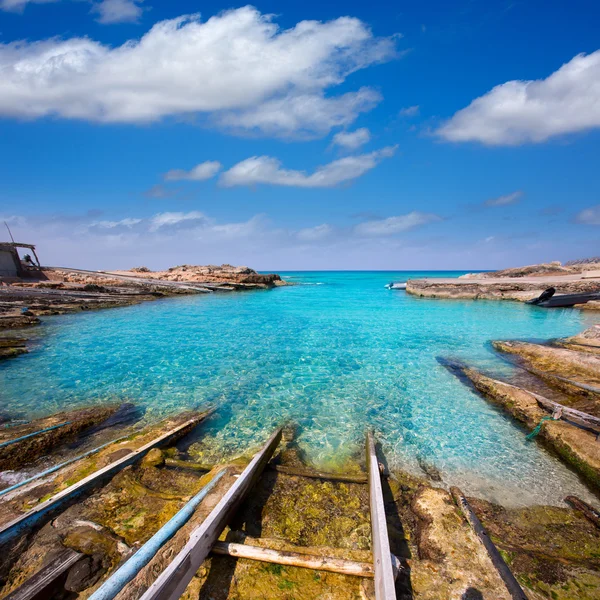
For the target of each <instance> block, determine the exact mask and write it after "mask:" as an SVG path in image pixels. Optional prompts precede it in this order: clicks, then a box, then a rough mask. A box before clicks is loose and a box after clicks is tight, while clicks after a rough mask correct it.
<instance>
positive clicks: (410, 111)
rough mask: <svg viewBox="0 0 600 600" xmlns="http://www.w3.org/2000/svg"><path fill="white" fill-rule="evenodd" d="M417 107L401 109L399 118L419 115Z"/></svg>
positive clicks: (416, 105)
mask: <svg viewBox="0 0 600 600" xmlns="http://www.w3.org/2000/svg"><path fill="white" fill-rule="evenodd" d="M419 110H420V108H419V105H418V104H415V106H407V107H406V108H402V109H401V110H400V116H402V117H416V116H417V115H418V114H419Z"/></svg>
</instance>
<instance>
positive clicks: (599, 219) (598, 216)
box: [575, 204, 600, 225]
mask: <svg viewBox="0 0 600 600" xmlns="http://www.w3.org/2000/svg"><path fill="white" fill-rule="evenodd" d="M575 222H576V223H582V224H583V225H600V204H597V205H596V206H592V207H591V208H586V209H585V210H582V211H581V212H580V213H578V214H577V216H576V217H575Z"/></svg>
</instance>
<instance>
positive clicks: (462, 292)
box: [406, 277, 600, 310]
mask: <svg viewBox="0 0 600 600" xmlns="http://www.w3.org/2000/svg"><path fill="white" fill-rule="evenodd" d="M532 279H533V278H532ZM549 287H554V288H556V291H557V293H558V294H576V293H590V292H597V291H598V290H600V282H599V281H598V280H589V281H588V280H573V278H572V277H569V278H563V279H561V278H556V279H546V278H544V279H541V278H540V280H539V281H531V279H529V280H525V281H519V279H518V278H511V279H510V280H508V281H507V280H506V279H497V280H495V279H493V278H482V279H481V280H474V279H462V280H461V279H456V280H454V281H449V280H447V279H442V280H440V281H436V279H434V278H432V279H411V280H409V281H408V282H407V284H406V291H407V293H409V294H412V295H413V296H418V297H421V298H440V299H455V300H513V301H518V302H525V301H527V300H531V299H532V298H536V297H537V296H539V295H540V294H541V293H542V292H543V291H544V290H545V289H547V288H549ZM580 308H584V309H589V310H594V309H600V302H588V303H587V304H583V305H581V307H580Z"/></svg>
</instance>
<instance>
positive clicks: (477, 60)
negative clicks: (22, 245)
mask: <svg viewBox="0 0 600 600" xmlns="http://www.w3.org/2000/svg"><path fill="white" fill-rule="evenodd" d="M599 22H600V5H599V4H598V3H597V2H595V1H593V0H573V1H571V2H568V3H566V2H563V1H558V0H555V1H547V0H546V1H541V0H529V1H524V0H523V1H520V2H519V1H514V2H510V1H504V0H487V1H483V0H446V1H442V0H439V1H437V0H436V1H434V0H422V1H419V2H416V1H412V2H402V1H401V2H397V3H389V2H377V1H375V2H354V1H346V2H344V3H341V2H340V3H337V2H329V3H326V4H325V3H316V2H307V1H303V2H298V1H296V0H288V1H287V2H285V3H282V2H255V3H254V5H253V7H250V6H245V5H243V4H223V3H222V2H219V3H217V2H197V1H191V0H190V1H180V0H171V1H169V2H165V1H158V0H144V1H143V2H142V1H135V0H102V1H101V0H97V1H96V2H90V1H87V0H0V74H1V76H0V140H1V142H2V143H1V145H0V152H1V155H0V158H1V161H0V217H1V218H2V219H3V220H6V221H7V222H8V223H9V225H10V226H11V229H12V230H13V232H14V234H15V237H18V238H19V239H21V240H22V241H27V242H33V243H37V244H38V246H39V250H40V255H41V257H42V260H43V262H45V263H46V264H54V265H68V266H87V267H90V268H127V267H132V266H136V265H141V264H144V265H147V266H149V267H152V268H164V267H167V266H171V265H173V264H181V263H196V264H204V263H219V264H220V263H223V262H228V263H234V264H248V265H249V266H252V267H254V268H257V269H261V270H264V269H274V270H275V269H277V270H284V269H318V268H320V269H411V268H415V269H423V268H428V269H434V268H439V269H486V268H501V267H506V266H515V265H518V264H526V263H533V262H540V261H550V260H561V261H566V260H570V259H575V258H580V257H585V256H591V255H598V254H600V243H599V242H600V176H599V171H598V163H599V157H600V152H599V150H600V131H599V130H600V35H599V34H598V27H597V24H598V23H599Z"/></svg>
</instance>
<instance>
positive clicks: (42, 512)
mask: <svg viewBox="0 0 600 600" xmlns="http://www.w3.org/2000/svg"><path fill="white" fill-rule="evenodd" d="M207 414H208V413H204V414H202V415H199V416H197V417H194V418H192V419H189V420H187V421H186V422H185V423H183V424H182V425H178V426H177V427H175V428H173V429H171V430H170V431H167V432H166V433H163V434H162V435H160V436H158V437H157V438H155V439H153V440H152V441H150V442H148V443H147V444H145V445H144V446H142V447H141V448H138V449H137V450H135V451H133V452H131V454H128V455H127V456H124V457H123V458H121V459H119V460H116V461H115V462H113V463H110V464H109V465H107V466H105V467H103V468H102V469H99V470H98V471H95V472H94V473H92V474H90V475H88V476H87V477H85V478H84V479H82V480H81V481H78V482H77V483H75V484H73V485H72V486H70V487H68V488H66V489H64V490H62V491H61V492H58V494H55V495H54V496H52V497H50V498H48V500H46V501H45V502H42V503H40V504H38V505H37V506H35V507H34V508H32V509H31V510H29V511H28V512H26V513H24V514H23V515H21V516H19V517H17V518H16V519H13V520H12V521H10V522H9V523H7V524H6V525H4V526H2V527H1V528H0V545H2V544H4V543H6V542H8V541H9V540H11V539H12V538H14V537H15V536H16V535H19V534H20V533H21V532H22V531H24V530H26V529H28V528H30V527H33V526H34V525H36V524H37V523H39V522H40V521H42V520H43V519H45V518H48V517H49V516H50V515H51V514H52V513H53V512H54V511H55V510H57V509H58V508H60V507H61V506H62V505H63V504H64V503H65V502H68V501H70V500H72V499H73V498H75V497H76V496H78V495H80V494H81V493H83V492H84V491H86V490H89V489H90V488H93V487H95V486H97V485H100V484H101V483H102V482H104V481H106V480H107V479H109V478H111V477H113V476H114V475H116V474H117V473H118V472H119V471H120V470H121V469H124V468H125V467H127V466H129V465H131V464H133V463H135V462H136V461H138V460H139V459H141V458H142V457H143V456H144V455H145V454H147V453H148V452H149V451H150V450H152V448H156V447H158V446H161V445H163V444H166V443H168V442H169V441H171V440H173V439H174V438H176V437H178V436H181V435H183V434H185V433H186V432H187V431H189V430H190V429H192V428H193V427H195V426H196V425H198V423H200V421H202V419H204V418H205V416H206V415H207Z"/></svg>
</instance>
